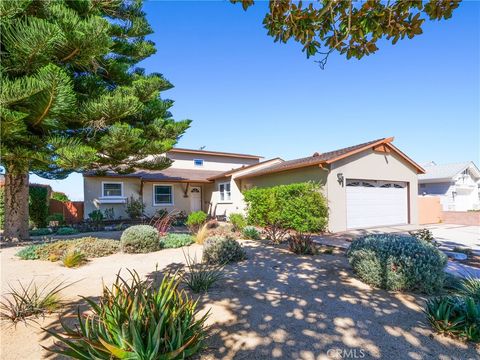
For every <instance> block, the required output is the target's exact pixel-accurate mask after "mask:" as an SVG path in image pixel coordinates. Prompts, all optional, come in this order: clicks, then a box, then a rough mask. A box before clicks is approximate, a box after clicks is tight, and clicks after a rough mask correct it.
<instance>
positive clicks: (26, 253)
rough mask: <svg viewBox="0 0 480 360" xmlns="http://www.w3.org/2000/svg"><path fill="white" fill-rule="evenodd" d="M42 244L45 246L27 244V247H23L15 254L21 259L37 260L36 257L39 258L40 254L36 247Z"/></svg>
mask: <svg viewBox="0 0 480 360" xmlns="http://www.w3.org/2000/svg"><path fill="white" fill-rule="evenodd" d="M42 246H45V245H29V246H27V247H24V248H23V249H22V250H20V251H19V252H17V253H16V254H15V255H16V256H18V257H19V258H20V259H22V260H37V259H40V255H39V254H38V249H39V248H40V247H42Z"/></svg>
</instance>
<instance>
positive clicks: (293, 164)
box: [239, 138, 387, 179]
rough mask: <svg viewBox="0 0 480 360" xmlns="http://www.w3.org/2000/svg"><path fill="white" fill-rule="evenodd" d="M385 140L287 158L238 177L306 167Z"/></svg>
mask: <svg viewBox="0 0 480 360" xmlns="http://www.w3.org/2000/svg"><path fill="white" fill-rule="evenodd" d="M385 140H387V139H386V138H382V139H377V140H372V141H368V142H365V143H362V144H358V145H354V146H349V147H346V148H342V149H338V150H334V151H329V152H326V153H322V154H319V153H315V154H313V155H312V156H307V157H303V158H299V159H294V160H289V161H284V162H282V163H280V164H275V165H272V166H269V167H268V168H263V169H259V170H257V171H252V172H249V173H248V174H245V175H243V176H240V177H239V179H241V178H247V177H253V176H259V175H265V174H270V173H274V172H279V171H285V170H290V169H296V168H300V167H307V166H313V165H318V164H321V163H324V162H327V161H329V160H333V159H335V158H338V157H340V156H342V155H346V154H348V153H351V152H354V151H356V150H359V149H362V148H364V147H367V146H369V145H373V144H375V143H380V142H382V141H385Z"/></svg>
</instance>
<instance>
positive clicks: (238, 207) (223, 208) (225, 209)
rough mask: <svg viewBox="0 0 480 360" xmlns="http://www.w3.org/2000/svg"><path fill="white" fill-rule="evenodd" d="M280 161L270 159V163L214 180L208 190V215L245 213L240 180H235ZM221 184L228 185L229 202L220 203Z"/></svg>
mask: <svg viewBox="0 0 480 360" xmlns="http://www.w3.org/2000/svg"><path fill="white" fill-rule="evenodd" d="M281 161H282V160H280V159H272V160H271V161H266V162H264V163H262V164H259V165H258V166H254V167H251V168H248V169H245V170H242V171H237V172H235V174H233V175H231V176H228V177H225V178H222V179H217V180H215V183H214V184H213V185H212V186H211V188H210V191H211V192H210V193H209V196H210V197H209V198H208V199H210V204H209V205H210V206H209V214H210V215H212V216H224V215H225V216H228V215H230V214H231V213H242V214H244V213H245V207H246V205H245V202H244V201H243V195H242V192H241V190H242V188H241V187H242V180H240V179H237V178H238V177H241V176H243V175H245V174H247V173H249V172H252V171H257V170H260V169H262V168H264V167H268V166H272V165H274V164H276V163H279V162H281ZM221 183H230V192H231V200H230V201H223V202H222V201H220V192H219V185H220V184H221Z"/></svg>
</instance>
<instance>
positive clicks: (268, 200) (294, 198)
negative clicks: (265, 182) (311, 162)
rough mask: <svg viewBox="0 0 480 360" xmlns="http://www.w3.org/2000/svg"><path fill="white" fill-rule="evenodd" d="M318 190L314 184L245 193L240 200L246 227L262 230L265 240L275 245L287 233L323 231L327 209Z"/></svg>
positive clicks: (293, 185) (300, 184) (275, 187)
mask: <svg viewBox="0 0 480 360" xmlns="http://www.w3.org/2000/svg"><path fill="white" fill-rule="evenodd" d="M320 190H321V188H320V186H319V185H316V184H314V183H299V184H290V185H279V186H274V187H270V188H253V189H250V190H247V191H245V192H244V197H245V202H246V203H247V210H248V211H247V213H248V216H247V219H248V223H249V224H252V225H257V226H262V227H264V229H265V233H266V234H267V237H268V238H270V239H271V240H272V241H273V242H275V243H278V242H280V241H281V240H282V239H283V237H284V235H285V234H286V232H287V230H294V231H295V232H297V233H311V232H319V231H323V230H325V228H326V226H327V222H328V206H327V201H326V199H325V197H324V196H323V195H322V193H321V191H320Z"/></svg>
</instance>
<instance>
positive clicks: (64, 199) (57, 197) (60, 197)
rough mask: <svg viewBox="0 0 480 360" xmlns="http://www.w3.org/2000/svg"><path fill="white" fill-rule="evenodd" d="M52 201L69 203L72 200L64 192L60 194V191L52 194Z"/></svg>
mask: <svg viewBox="0 0 480 360" xmlns="http://www.w3.org/2000/svg"><path fill="white" fill-rule="evenodd" d="M50 198H51V199H54V200H58V201H61V202H68V201H70V199H69V198H68V196H67V195H66V194H64V193H62V192H58V191H53V192H52V195H51V196H50Z"/></svg>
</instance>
